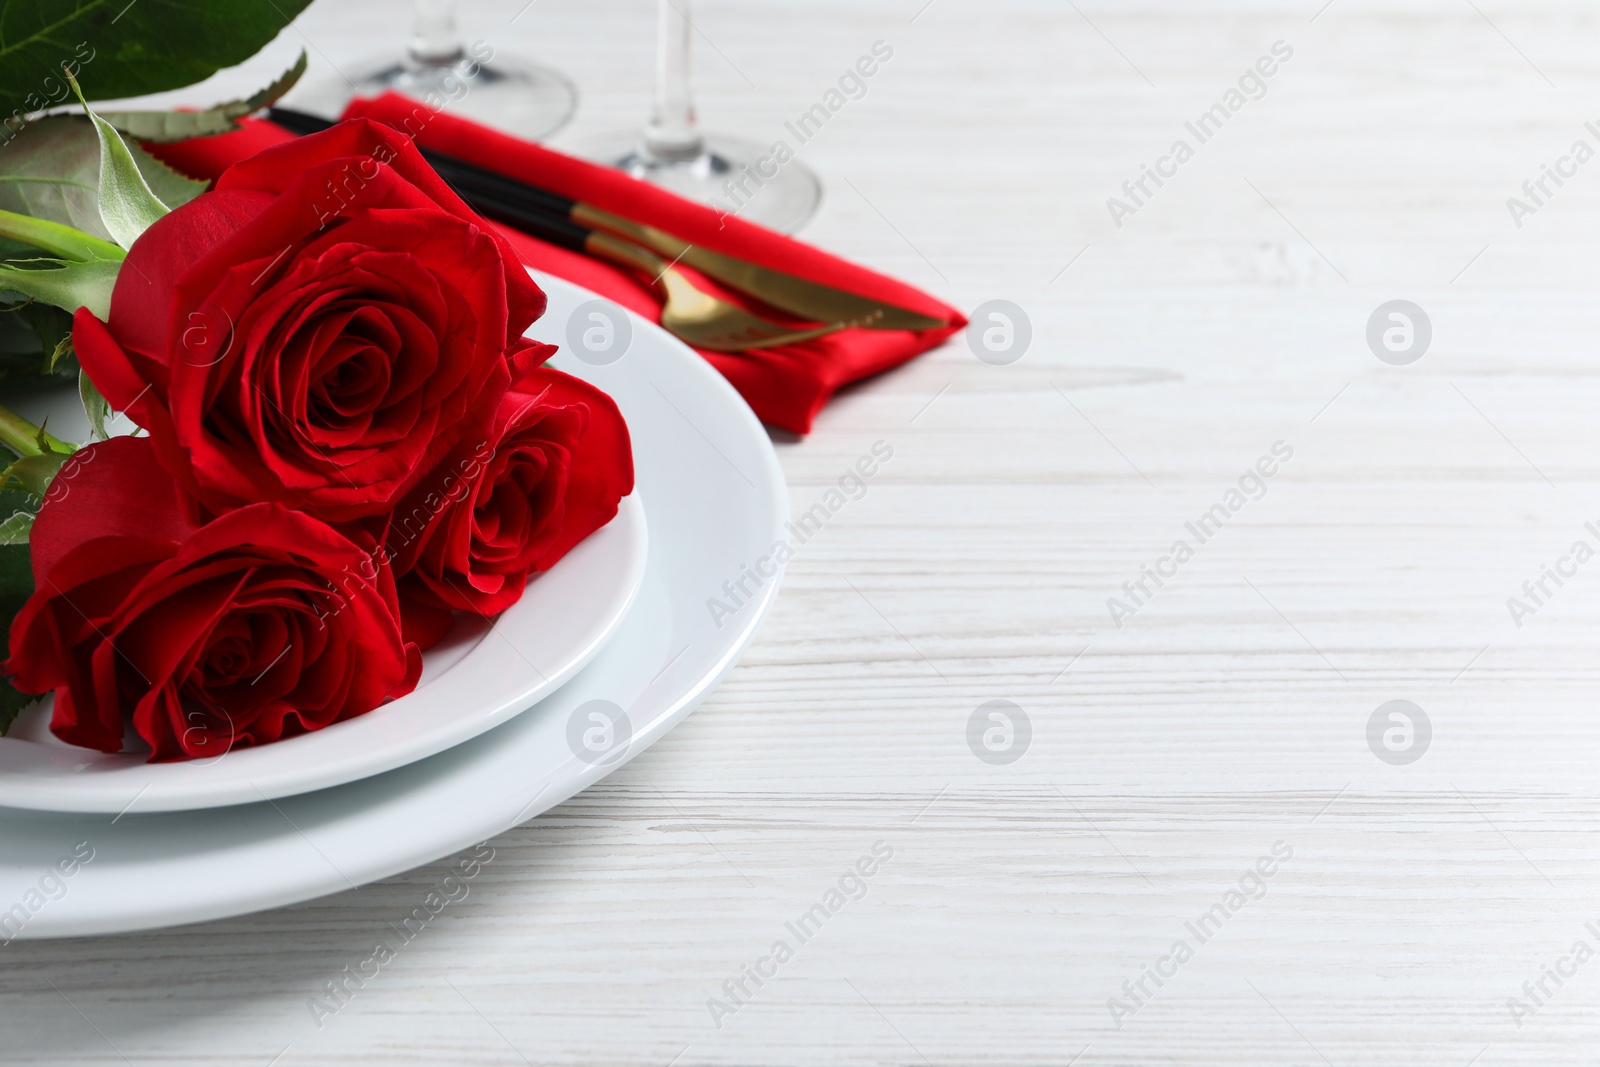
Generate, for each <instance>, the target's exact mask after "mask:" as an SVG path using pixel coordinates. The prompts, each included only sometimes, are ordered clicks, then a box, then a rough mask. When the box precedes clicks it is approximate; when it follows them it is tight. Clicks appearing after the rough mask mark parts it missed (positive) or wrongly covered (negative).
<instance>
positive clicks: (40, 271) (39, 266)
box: [0, 259, 122, 319]
mask: <svg viewBox="0 0 1600 1067" xmlns="http://www.w3.org/2000/svg"><path fill="white" fill-rule="evenodd" d="M19 262H20V263H26V264H28V266H20V265H19ZM121 266H122V264H120V263H107V262H106V261H104V260H99V259H96V260H90V261H89V262H87V263H69V262H67V261H65V260H59V259H37V260H23V261H17V260H13V261H11V262H10V263H6V264H0V289H12V290H15V291H16V292H19V293H23V294H25V295H27V296H31V297H33V298H34V299H35V300H43V301H44V302H45V303H47V304H54V305H55V306H56V307H58V308H64V309H65V310H67V311H76V310H78V308H80V307H86V308H88V309H89V310H90V311H91V312H93V313H94V315H95V316H96V317H98V318H101V319H104V318H108V317H110V315H111V290H112V287H113V286H115V285H116V284H117V270H118V268H120V267H121Z"/></svg>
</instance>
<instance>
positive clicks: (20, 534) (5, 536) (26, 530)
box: [0, 511, 33, 545]
mask: <svg viewBox="0 0 1600 1067" xmlns="http://www.w3.org/2000/svg"><path fill="white" fill-rule="evenodd" d="M32 532H33V513H32V512H29V511H15V512H12V513H11V515H10V516H8V517H7V518H5V519H4V520H0V545H25V544H27V543H28V535H29V534H30V533H32Z"/></svg>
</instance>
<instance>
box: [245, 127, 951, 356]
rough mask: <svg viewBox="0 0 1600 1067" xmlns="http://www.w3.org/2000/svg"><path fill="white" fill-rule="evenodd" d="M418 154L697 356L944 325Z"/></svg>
mask: <svg viewBox="0 0 1600 1067" xmlns="http://www.w3.org/2000/svg"><path fill="white" fill-rule="evenodd" d="M267 117H268V118H269V119H271V120H272V121H273V122H274V123H276V124H277V125H279V126H282V127H283V128H285V129H287V130H289V131H291V132H293V133H296V134H300V135H305V134H310V133H316V132H318V131H320V130H324V129H327V128H328V127H329V126H331V125H333V123H331V122H329V121H328V120H326V119H324V118H321V117H320V116H316V115H309V114H306V113H305V112H300V111H294V110H291V109H288V108H278V107H275V108H272V109H271V110H270V111H269V112H268V113H267ZM418 147H419V149H420V151H421V153H422V156H423V158H425V159H426V160H427V161H428V163H429V164H430V165H431V166H432V167H433V168H434V170H435V171H437V172H438V174H439V176H440V177H441V178H443V179H444V180H445V181H446V182H447V183H449V184H450V186H451V187H452V188H453V189H454V190H455V191H456V193H457V195H459V196H460V197H461V199H462V200H464V201H466V202H467V203H468V204H469V205H471V207H472V208H473V210H475V211H477V212H479V213H481V214H482V215H484V216H485V217H486V218H491V219H494V220H495V221H496V222H503V223H506V224H507V225H510V226H514V227H516V228H517V229H519V230H522V231H523V232H525V233H528V234H530V235H531V236H534V237H537V238H539V239H541V240H544V241H548V242H550V243H551V244H555V245H559V246H561V247H563V248H567V249H569V250H571V251H574V252H579V253H582V254H584V255H588V256H591V257H593V258H595V259H600V260H604V261H605V262H608V263H612V264H615V265H617V266H620V267H625V268H627V269H629V270H632V271H634V272H635V273H637V274H639V275H642V276H644V277H646V278H648V279H649V282H650V285H651V287H652V288H654V289H655V290H657V291H658V292H659V293H660V294H661V295H662V296H663V298H664V305H663V307H662V311H661V325H662V326H663V327H664V328H665V329H666V330H668V331H669V332H670V333H672V334H673V335H675V336H676V337H678V338H680V339H681V340H683V341H685V342H687V343H689V344H691V345H694V346H695V347H697V348H704V349H709V350H711V351H717V352H739V351H744V350H747V349H755V348H774V347H777V346H779V345H788V344H795V343H798V342H801V341H809V340H812V339H814V338H817V337H823V336H826V335H828V334H830V333H837V332H838V331H840V330H847V329H876V330H930V329H937V328H939V327H942V326H946V325H948V323H947V322H946V321H945V320H943V319H936V318H932V317H929V316H927V315H920V314H918V313H916V312H914V311H910V310H907V309H905V308H901V307H896V306H894V305H892V304H885V303H882V302H879V301H875V300H872V299H869V298H867V297H864V296H859V295H857V294H855V293H851V292H847V291H845V290H843V289H837V288H834V287H833V286H829V285H823V284H820V283H818V282H812V281H808V280H806V279H804V278H799V277H796V276H795V275H792V274H788V273H785V272H783V271H778V270H773V269H771V268H769V267H763V266H760V265H758V264H755V263H750V262H748V261H745V260H742V259H738V258H736V257H734V256H728V255H724V254H722V253H720V252H713V251H712V250H710V249H708V248H702V247H700V246H698V245H694V244H690V243H689V242H687V241H684V240H683V239H681V238H679V237H676V236H674V235H673V234H670V233H668V232H666V231H664V230H660V229H657V228H656V227H653V226H647V225H644V224H643V223H639V222H635V221H634V220H632V219H629V218H625V217H623V216H621V215H617V214H615V213H613V212H609V211H605V210H602V209H601V208H597V207H594V206H592V205H590V204H585V203H583V202H582V201H579V200H573V199H571V198H570V197H565V196H562V195H560V194H558V193H554V192H551V191H549V190H547V189H541V188H539V187H538V186H535V185H530V184H528V183H525V182H520V181H516V180H514V179H512V178H508V177H506V176H505V175H503V174H497V173H495V172H494V171H491V170H487V169H485V168H483V167H479V166H477V165H476V164H473V163H468V162H466V161H464V160H460V159H456V158H455V157H453V156H448V155H444V154H442V153H439V152H435V151H432V150H430V149H426V148H421V146H418ZM680 263H681V264H682V265H684V266H687V267H690V268H692V269H694V270H696V271H698V272H700V273H701V274H703V275H705V276H706V277H707V278H710V279H712V280H713V281H716V282H718V283H719V284H721V285H723V286H725V287H727V288H728V289H731V290H733V291H735V292H738V293H741V294H743V295H745V296H748V297H752V298H754V299H755V300H757V301H759V302H761V303H762V304H764V305H766V306H768V307H770V308H773V309H776V311H778V312H783V313H786V314H788V315H791V316H795V317H797V318H798V319H801V320H803V321H798V322H797V321H789V322H783V321H779V320H777V319H775V318H772V317H769V316H768V315H767V314H763V313H759V312H757V311H754V310H752V309H750V308H746V307H742V306H740V305H739V304H736V303H734V302H733V301H731V300H726V299H723V298H722V297H719V296H715V295H713V294H711V293H708V292H706V291H705V290H704V289H702V288H700V287H699V286H697V285H695V284H694V282H693V281H692V280H691V279H690V278H689V276H688V275H687V274H686V273H684V272H683V271H681V270H679V269H678V264H680Z"/></svg>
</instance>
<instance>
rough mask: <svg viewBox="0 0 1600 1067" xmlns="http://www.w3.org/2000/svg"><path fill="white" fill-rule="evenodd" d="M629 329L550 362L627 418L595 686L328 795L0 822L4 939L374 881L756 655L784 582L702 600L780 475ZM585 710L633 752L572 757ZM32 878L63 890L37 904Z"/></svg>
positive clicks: (762, 446)
mask: <svg viewBox="0 0 1600 1067" xmlns="http://www.w3.org/2000/svg"><path fill="white" fill-rule="evenodd" d="M539 281H540V284H543V285H546V286H547V287H548V289H549V292H550V306H551V310H550V314H549V317H548V318H547V319H546V320H545V321H546V322H550V323H555V324H562V323H564V322H565V321H566V318H567V316H569V315H570V314H571V313H572V311H573V309H574V308H576V307H577V306H578V305H579V304H580V303H582V302H583V301H584V300H587V299H591V297H590V294H588V293H586V292H584V291H583V290H581V289H578V288H577V287H576V286H572V285H570V284H567V283H565V282H561V281H559V280H557V279H545V278H544V277H542V276H541V277H540V278H539ZM632 325H633V343H632V347H631V348H630V349H629V350H628V352H627V354H626V355H625V356H623V357H622V359H621V360H619V361H618V362H616V363H614V364H612V365H610V366H607V367H586V366H584V365H583V364H580V363H577V362H575V361H572V360H570V359H568V358H566V357H558V360H557V362H558V364H559V365H561V366H562V368H563V369H565V370H569V371H572V372H573V373H582V374H583V376H584V377H586V378H589V379H590V380H591V381H593V382H595V383H596V384H597V385H599V386H601V387H602V388H604V389H606V390H607V391H608V392H610V393H611V394H612V395H613V396H615V397H616V398H617V401H618V403H619V404H620V405H621V406H622V410H623V413H624V414H625V415H626V416H627V418H628V424H629V426H630V427H631V428H632V430H633V434H634V446H635V455H636V456H637V460H638V475H639V482H638V491H637V495H638V496H640V497H641V498H642V500H643V504H644V508H645V511H646V512H647V514H648V515H649V521H650V548H649V563H648V565H647V567H646V571H645V577H644V583H643V585H642V587H641V589H640V592H639V596H638V598H637V600H636V602H635V604H634V606H633V608H632V609H630V611H629V612H628V616H627V618H626V619H625V620H624V621H623V623H622V625H621V627H619V628H618V630H617V633H616V635H615V636H614V637H613V638H612V639H611V641H610V642H608V643H607V645H606V647H605V648H604V649H603V650H601V652H600V654H599V655H598V656H596V657H595V659H594V661H593V662H592V663H590V664H589V666H588V667H586V668H584V669H583V670H582V671H580V672H579V673H578V675H577V676H576V677H574V678H573V679H572V680H571V681H570V682H568V683H567V684H566V685H565V686H563V687H562V688H561V689H560V690H558V691H557V692H556V693H554V694H553V695H551V696H549V697H547V698H546V699H545V700H543V701H542V702H541V703H540V704H538V705H537V706H536V707H535V708H533V709H531V710H529V711H528V712H526V713H524V714H522V715H519V716H517V717H515V718H513V719H512V720H511V721H510V722H507V723H505V724H504V725H502V726H500V727H497V728H496V729H494V730H492V731H490V732H488V733H486V734H483V735H482V736H479V737H476V738H474V739H472V740H471V741H467V742H465V743H464V744H461V745H458V746H456V747H455V748H452V749H450V750H448V751H446V752H443V753H440V754H439V755H437V756H433V757H430V758H429V759H426V760H422V761H419V762H417V763H413V764H411V765H409V766H407V767H403V768H400V769H398V770H394V771H390V772H389V773H387V774H382V775H378V776H376V777H372V778H367V779H364V780H362V781H359V782H353V783H351V784H348V785H342V786H338V787H336V788H334V789H329V790H323V791H321V792H316V793H306V794H301V795H299V796H294V797H289V798H286V799H283V800H277V801H273V802H271V803H257V804H250V805H244V806H239V807H232V808H225V809H218V810H211V811H197V812H181V813H172V814H161V815H140V814H139V813H138V809H137V808H135V809H134V812H133V813H132V814H129V815H126V816H123V817H121V818H114V817H109V816H88V815H67V814H55V813H39V812H24V811H14V810H12V811H0V940H3V939H5V938H7V937H10V936H13V935H15V936H20V937H62V936H72V935H84V934H104V933H114V932H119V931H126V930H139V929H146V928H150V927H157V926H167V925H172V924H176V923H184V922H197V921H201V920H205V919H216V918H221V917H224V916H229V915H238V914H242V913H245V912H249V911H257V910H260V909H262V908H271V907H278V906H281V905H285V904H290V903H294V902H296V901H301V900H307V899H310V898H312V897H317V896H322V895H324V894H327V893H333V892H337V891H338V890H341V889H346V888H349V887H351V886H354V885H359V884H361V883H364V882H369V881H372V880H374V879H378V878H384V877H387V876H389V875H392V874H396V873H398V872H400V871H403V870H407V869H409V868H411V867H415V866H417V865H419V864H423V863H428V862H431V861H432V860H435V859H438V858H439V857H441V856H446V855H449V854H450V853H452V852H456V851H458V850H460V849H463V848H466V847H467V846H469V845H471V844H473V843H474V842H477V841H483V840H486V839H488V838H490V837H493V836H494V835H496V834H499V833H501V832H503V831H505V830H507V829H510V828H511V827H512V826H515V825H517V824H519V823H521V822H524V821H526V820H527V819H530V818H532V817H533V816H535V815H537V814H539V813H540V812H542V811H545V810H546V809H548V808H550V807H552V806H554V805H556V804H558V803H560V802H561V801H563V800H565V799H566V798H567V797H569V796H571V795H573V794H574V793H576V792H578V791H579V790H581V789H583V788H584V787H586V786H588V785H589V784H591V783H593V782H594V781H596V780H597V779H599V778H601V777H603V776H605V775H606V774H608V773H610V772H611V771H612V770H615V769H616V768H617V767H618V766H620V765H621V764H622V763H623V762H625V761H626V760H627V759H629V758H631V757H632V756H634V755H636V754H637V753H639V752H640V751H642V750H643V749H644V748H646V747H647V746H649V745H650V744H651V743H653V742H654V741H655V740H656V739H657V738H659V737H661V736H662V735H663V734H664V733H666V732H667V730H669V729H670V728H671V727H672V726H673V725H674V724H676V723H677V722H678V721H679V720H681V719H682V718H683V717H684V716H686V715H687V714H688V713H689V712H690V711H691V710H692V709H693V708H694V707H695V705H696V704H698V703H699V702H700V700H701V699H703V698H704V697H705V695H706V694H707V693H708V692H709V691H710V690H711V688H712V687H713V686H715V685H716V683H717V682H718V680H720V679H721V678H722V676H723V675H724V674H726V673H727V671H728V670H729V669H730V668H732V666H733V664H734V663H735V661H736V660H737V659H738V657H739V654H740V653H741V652H742V651H743V650H744V648H745V646H746V645H747V644H748V643H749V641H750V639H751V638H752V636H753V635H754V633H755V631H756V628H757V626H758V625H759V624H760V621H761V619H762V617H763V616H764V615H765V613H766V610H767V608H768V607H769V606H770V604H771V603H772V600H773V598H774V597H775V596H776V593H777V587H778V582H779V580H780V577H781V570H774V573H772V574H771V575H770V576H766V577H763V578H762V579H761V580H759V581H757V580H753V579H747V580H746V583H745V584H746V588H747V590H749V593H750V595H749V597H748V598H741V599H743V601H744V602H743V603H742V604H741V605H738V606H737V610H736V611H735V613H734V614H733V615H732V616H725V617H723V618H722V619H721V625H720V626H719V625H718V623H717V621H716V620H715V619H713V617H712V613H711V612H710V611H709V609H708V606H707V601H708V599H709V598H711V597H713V596H726V593H724V592H723V588H722V587H723V583H724V582H727V581H735V582H737V581H738V580H739V578H740V576H741V574H743V573H744V572H745V571H746V568H753V567H755V566H756V565H757V564H758V563H759V562H760V561H761V560H762V559H763V558H770V554H771V552H772V548H773V546H774V544H775V543H776V542H778V541H781V540H784V539H785V537H786V534H785V530H784V520H785V519H786V517H787V511H788V508H787V502H786V494H785V490H784V486H783V476H782V474H781V472H780V471H779V469H778V464H777V457H776V456H775V455H774V454H773V452H772V446H771V443H770V442H769V441H768V439H767V435H766V433H765V431H764V430H763V429H762V428H761V425H760V424H759V423H758V422H757V421H756V419H755V417H754V416H753V415H751V413H750V410H749V408H748V407H746V406H745V404H744V402H743V401H742V400H740V399H739V397H738V395H737V394H736V393H734V391H733V390H732V388H731V387H729V386H728V384H727V383H726V382H725V381H723V379H722V378H721V377H720V376H719V375H718V374H717V373H716V372H715V371H713V370H712V369H711V367H710V366H709V365H708V364H707V363H706V362H705V361H704V360H702V359H701V358H700V357H699V356H697V355H695V354H694V353H693V352H691V351H690V350H689V349H687V348H685V347H684V346H682V345H681V344H679V343H678V342H677V341H675V340H673V339H672V338H671V337H669V336H668V335H666V334H665V333H663V332H661V331H660V330H659V329H658V328H656V327H655V326H653V325H651V324H648V323H646V322H644V321H643V320H641V319H637V318H635V319H633V320H632ZM552 336H554V335H553V334H552ZM762 569H763V570H773V568H772V567H771V566H770V565H769V566H765V567H763V568H762ZM597 701H606V702H609V703H611V704H614V705H616V706H618V707H620V708H621V709H624V710H625V712H626V714H627V717H628V721H629V723H630V729H629V730H628V731H626V732H627V733H629V734H630V735H631V736H630V737H629V738H628V740H626V741H623V740H621V735H622V733H623V731H618V732H617V734H616V735H615V736H616V737H617V739H618V743H617V744H616V746H615V747H614V748H612V749H611V750H609V751H608V752H606V753H605V755H604V756H601V757H597V756H596V754H595V753H594V752H592V751H589V750H587V749H584V748H583V747H582V746H581V745H579V746H578V748H577V749H576V750H575V749H574V747H573V745H572V744H569V741H568V736H569V730H570V731H571V732H572V734H573V736H574V737H577V738H581V737H582V736H583V733H584V731H585V730H586V729H588V728H590V727H591V726H592V725H593V723H594V720H592V719H590V718H589V713H590V712H591V711H594V710H596V709H597V708H599V707H601V705H598V704H596V703H595V702H597ZM578 751H582V752H583V753H584V756H582V757H580V756H579V755H578V754H577V752H578ZM80 842H86V843H87V844H86V846H85V850H87V849H92V850H93V853H94V858H93V860H91V861H90V862H89V863H87V864H85V865H82V866H80V867H77V868H76V871H75V873H74V874H73V875H72V877H70V878H59V877H54V878H48V877H47V875H48V872H49V871H51V870H53V869H55V865H56V864H57V862H58V861H60V860H62V859H63V858H64V857H68V856H70V854H71V853H72V852H73V850H74V848H75V847H77V846H78V845H79V843H80ZM69 866H71V864H70V863H69ZM41 879H46V886H45V888H46V889H48V890H55V887H56V885H57V884H58V883H59V884H60V885H61V886H63V887H64V891H53V892H44V891H42V890H41ZM34 905H38V906H37V907H35V906H34ZM17 907H20V908H21V909H22V911H21V922H20V925H18V912H17V911H16V910H15V908H17ZM8 916H9V917H10V919H9V922H10V925H8V918H7V917H8Z"/></svg>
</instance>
